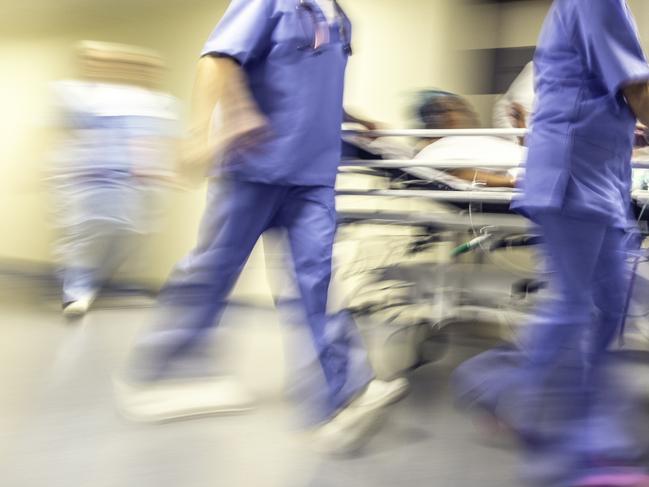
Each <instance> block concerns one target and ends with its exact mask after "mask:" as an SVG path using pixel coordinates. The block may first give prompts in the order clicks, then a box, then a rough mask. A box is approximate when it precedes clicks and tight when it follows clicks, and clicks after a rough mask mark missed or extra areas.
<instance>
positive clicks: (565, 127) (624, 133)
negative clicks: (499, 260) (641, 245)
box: [512, 0, 649, 227]
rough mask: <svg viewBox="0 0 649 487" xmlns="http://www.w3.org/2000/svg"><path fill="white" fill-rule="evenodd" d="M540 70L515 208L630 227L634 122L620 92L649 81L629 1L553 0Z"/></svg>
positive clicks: (541, 46)
mask: <svg viewBox="0 0 649 487" xmlns="http://www.w3.org/2000/svg"><path fill="white" fill-rule="evenodd" d="M534 65H535V71H536V93H537V101H536V103H537V105H536V108H535V111H534V116H533V120H532V130H531V134H530V136H529V137H528V147H529V152H528V158H527V165H526V173H525V178H524V181H523V183H522V187H523V190H524V192H523V195H522V196H521V197H520V198H518V199H517V200H515V201H514V203H513V205H512V207H513V208H514V209H517V210H519V211H521V212H522V213H525V214H527V215H528V216H530V217H532V218H534V214H535V213H537V212H539V211H548V210H558V211H561V212H563V213H565V214H569V215H571V216H575V217H581V218H588V219H594V220H597V221H603V222H605V223H608V224H611V225H615V226H620V227H625V226H626V225H627V216H628V214H629V205H630V197H629V192H630V186H631V166H630V159H631V153H632V149H633V130H634V126H635V123H636V117H635V116H634V114H633V113H632V111H631V109H630V108H629V106H628V104H627V103H626V101H625V99H624V97H623V95H622V93H621V89H622V88H624V87H625V86H627V85H629V84H633V83H634V82H640V81H644V80H648V79H649V66H648V65H647V61H646V59H645V57H644V54H643V52H642V48H641V47H640V41H639V39H638V34H637V29H636V26H635V23H634V20H633V18H632V15H631V12H630V11H629V9H628V7H627V5H626V2H625V1H624V0H555V2H554V3H553V5H552V7H551V9H550V13H549V15H548V18H547V19H546V21H545V25H544V27H543V30H542V32H541V37H540V40H539V45H538V47H537V51H536V55H535V58H534Z"/></svg>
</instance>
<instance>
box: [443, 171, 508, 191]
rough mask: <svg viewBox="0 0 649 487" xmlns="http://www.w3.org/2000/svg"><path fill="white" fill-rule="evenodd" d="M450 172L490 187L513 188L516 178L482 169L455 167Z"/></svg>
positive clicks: (457, 176)
mask: <svg viewBox="0 0 649 487" xmlns="http://www.w3.org/2000/svg"><path fill="white" fill-rule="evenodd" d="M448 173H449V174H451V175H453V176H455V177H456V178H460V179H464V180H465V181H472V182H473V181H475V182H476V183H480V184H483V185H484V186H487V187H489V188H513V187H514V186H515V185H516V180H515V179H514V178H513V177H511V176H510V175H508V174H502V173H500V174H499V173H493V172H489V171H480V170H479V169H454V170H452V171H448Z"/></svg>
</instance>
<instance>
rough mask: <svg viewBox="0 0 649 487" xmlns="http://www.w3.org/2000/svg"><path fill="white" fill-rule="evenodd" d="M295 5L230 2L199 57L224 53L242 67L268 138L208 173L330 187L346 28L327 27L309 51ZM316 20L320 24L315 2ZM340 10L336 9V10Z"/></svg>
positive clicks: (307, 25)
mask: <svg viewBox="0 0 649 487" xmlns="http://www.w3.org/2000/svg"><path fill="white" fill-rule="evenodd" d="M299 3H300V2H299V1H298V0H233V1H232V2H231V3H230V6H229V8H228V10H227V11H226V13H225V16H224V17H223V19H222V20H221V22H220V23H219V24H218V25H217V26H216V29H215V30H214V32H213V33H212V35H211V36H210V38H209V40H208V41H207V44H206V45H205V47H204V49H203V53H202V54H203V55H207V54H212V55H226V56H229V57H232V58H234V59H235V60H237V61H238V62H239V64H241V66H242V67H243V69H244V71H245V73H246V75H247V77H248V81H249V84H250V89H251V92H252V95H253V97H254V99H255V100H256V101H257V103H258V105H259V107H260V109H261V111H262V112H263V113H264V114H265V115H266V116H267V117H268V119H269V120H270V128H271V130H272V137H271V138H270V139H269V140H268V141H266V142H264V143H262V144H260V145H258V146H256V147H254V148H252V149H246V150H237V149H236V147H235V148H234V149H233V150H232V151H231V153H230V154H228V156H227V157H226V161H225V162H224V164H223V165H222V167H221V168H219V169H215V171H218V172H219V173H221V174H222V173H225V174H226V175H228V176H229V177H232V178H236V179H241V180H245V181H253V182H260V183H269V184H280V185H306V186H317V185H325V186H333V185H334V183H335V179H336V174H337V168H338V164H339V162H340V157H341V123H342V117H343V109H342V105H343V88H344V77H345V68H346V65H347V58H348V55H349V54H348V52H346V49H344V46H347V45H349V43H350V42H351V37H350V36H351V24H350V23H349V20H348V19H347V17H346V16H344V15H342V16H341V18H342V21H343V23H344V24H343V28H341V26H340V24H335V25H331V26H329V31H330V42H329V43H328V44H327V45H325V46H324V47H321V48H320V49H319V50H318V51H317V52H314V51H313V49H311V48H308V47H305V46H309V45H312V44H313V39H314V30H315V25H314V22H313V21H312V19H311V16H310V15H309V13H308V12H307V11H306V10H305V9H303V8H298V5H299ZM310 5H311V7H312V8H313V11H314V12H315V14H316V15H317V17H318V19H319V20H321V21H324V22H326V19H325V16H324V13H323V12H322V10H321V9H320V7H319V6H318V4H317V3H316V2H315V1H313V0H312V1H311V2H310ZM341 13H342V12H341Z"/></svg>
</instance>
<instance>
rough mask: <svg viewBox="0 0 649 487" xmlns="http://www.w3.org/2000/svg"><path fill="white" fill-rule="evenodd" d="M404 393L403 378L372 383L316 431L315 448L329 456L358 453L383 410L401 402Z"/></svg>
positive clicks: (377, 423)
mask: <svg viewBox="0 0 649 487" xmlns="http://www.w3.org/2000/svg"><path fill="white" fill-rule="evenodd" d="M408 389H409V383H408V381H407V380H406V379H403V378H400V379H395V380H392V381H389V382H386V381H381V380H373V381H372V382H370V384H369V385H368V386H367V388H366V389H365V391H364V392H363V393H362V394H361V395H359V396H358V397H357V398H356V399H354V400H353V401H352V402H351V403H350V404H349V405H348V406H347V407H346V408H344V409H342V410H341V411H340V412H339V413H338V414H337V415H336V416H334V417H333V418H332V419H331V420H330V421H329V422H328V423H326V424H324V425H323V426H321V427H320V428H319V429H318V430H317V432H316V434H315V445H316V448H317V449H318V450H319V451H321V452H323V453H330V454H345V453H351V452H354V451H356V450H358V449H359V448H360V447H361V446H363V444H364V443H365V442H366V441H367V440H369V438H370V436H371V433H373V432H374V430H376V429H377V428H378V427H379V426H380V424H381V422H382V419H383V418H384V416H385V415H384V413H385V410H386V408H387V407H388V406H390V405H392V404H394V403H396V402H398V401H399V400H401V399H402V398H404V397H405V396H406V395H407V393H408Z"/></svg>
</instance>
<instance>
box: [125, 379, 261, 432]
mask: <svg viewBox="0 0 649 487" xmlns="http://www.w3.org/2000/svg"><path fill="white" fill-rule="evenodd" d="M183 386H184V388H185V389H186V385H185V384H180V387H183ZM208 387H209V385H208ZM114 390H115V396H116V404H117V410H118V412H119V413H120V415H121V416H122V417H124V419H126V420H128V421H132V422H137V423H169V422H174V421H182V420H188V419H198V418H203V417H209V416H228V415H235V414H243V413H247V412H250V411H252V410H253V409H254V402H253V400H252V398H245V399H244V398H241V399H240V400H238V401H234V400H231V399H230V400H216V399H214V398H213V397H212V398H210V400H206V397H208V398H209V391H208V394H207V395H205V394H204V393H203V392H202V391H200V390H199V391H198V394H194V396H195V398H196V400H195V401H193V400H192V398H191V397H188V395H187V391H186V390H185V391H182V390H179V391H178V392H177V394H174V393H173V390H172V389H171V388H168V390H167V391H164V390H162V389H160V388H158V389H156V388H153V389H151V390H146V389H144V390H139V391H138V390H136V389H134V388H131V387H130V386H128V385H126V384H124V383H120V382H115V383H114ZM175 395H178V396H182V399H180V400H177V399H175V398H174V397H173V396H175Z"/></svg>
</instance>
